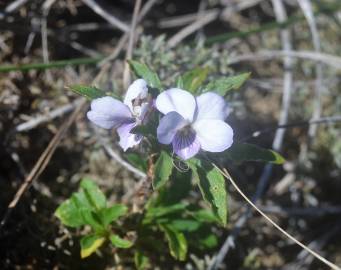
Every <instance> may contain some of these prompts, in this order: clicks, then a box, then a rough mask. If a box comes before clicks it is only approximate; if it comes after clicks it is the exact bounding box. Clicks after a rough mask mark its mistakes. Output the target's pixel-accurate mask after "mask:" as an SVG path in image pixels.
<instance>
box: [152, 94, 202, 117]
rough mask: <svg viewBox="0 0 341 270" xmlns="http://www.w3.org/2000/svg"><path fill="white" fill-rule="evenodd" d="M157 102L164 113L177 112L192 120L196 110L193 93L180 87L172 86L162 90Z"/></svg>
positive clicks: (157, 105)
mask: <svg viewBox="0 0 341 270" xmlns="http://www.w3.org/2000/svg"><path fill="white" fill-rule="evenodd" d="M155 104H156V108H157V109H158V110H159V111H160V112H162V113H163V114H167V113H169V112H177V113H179V114H180V115H181V116H182V117H183V118H185V119H186V120H188V121H190V122H192V120H193V117H194V113H195V110H196V101H195V98H194V97H193V96H192V94H190V93H189V92H187V91H184V90H181V89H179V88H171V89H169V90H166V91H164V92H162V93H161V94H159V95H158V97H157V98H156V101H155Z"/></svg>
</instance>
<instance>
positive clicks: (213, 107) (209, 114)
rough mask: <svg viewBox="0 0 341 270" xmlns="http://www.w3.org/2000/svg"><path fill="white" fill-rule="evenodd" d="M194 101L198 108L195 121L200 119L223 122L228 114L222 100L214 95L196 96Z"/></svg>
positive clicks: (210, 93) (209, 93)
mask: <svg viewBox="0 0 341 270" xmlns="http://www.w3.org/2000/svg"><path fill="white" fill-rule="evenodd" d="M196 99H197V106H198V111H197V116H196V119H197V120H202V119H220V120H224V119H225V118H226V117H227V116H228V114H229V112H230V110H229V108H228V106H227V103H226V102H225V100H224V98H223V97H221V96H220V95H218V94H216V93H213V92H207V93H204V94H202V95H200V96H198V97H197V98H196Z"/></svg>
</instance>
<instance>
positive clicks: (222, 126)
mask: <svg viewBox="0 0 341 270" xmlns="http://www.w3.org/2000/svg"><path fill="white" fill-rule="evenodd" d="M193 128H194V130H195V131H196V133H197V137H198V140H199V142H200V145H201V148H202V149H203V150H205V151H209V152H222V151H225V150H226V149H227V148H229V147H230V146H231V145H232V143H233V130H232V128H231V127H230V126H229V125H228V124H226V123H225V122H224V121H222V120H199V121H196V122H195V123H194V124H193Z"/></svg>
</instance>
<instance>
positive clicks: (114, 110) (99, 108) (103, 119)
mask: <svg viewBox="0 0 341 270" xmlns="http://www.w3.org/2000/svg"><path fill="white" fill-rule="evenodd" d="M87 117H88V119H89V120H90V121H92V122H93V123H94V124H96V125H98V126H100V127H102V128H106V129H110V128H116V127H118V126H119V125H121V124H122V123H123V122H125V121H127V120H128V119H130V118H131V117H132V115H131V112H130V110H129V108H128V107H127V106H126V105H124V104H123V103H122V102H121V101H119V100H116V99H114V98H112V97H101V98H97V99H94V100H93V101H92V102H91V110H90V111H89V112H88V113H87Z"/></svg>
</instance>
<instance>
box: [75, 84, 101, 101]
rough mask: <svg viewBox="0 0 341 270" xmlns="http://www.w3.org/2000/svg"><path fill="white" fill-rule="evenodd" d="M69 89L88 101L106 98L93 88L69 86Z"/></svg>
mask: <svg viewBox="0 0 341 270" xmlns="http://www.w3.org/2000/svg"><path fill="white" fill-rule="evenodd" d="M69 88H70V89H71V90H72V91H73V92H75V93H76V94H78V95H81V96H83V97H86V98H87V99H89V100H92V99H96V98H100V97H104V96H106V94H105V92H104V91H103V90H101V89H98V88H96V87H94V86H85V85H71V86H70V87H69Z"/></svg>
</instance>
